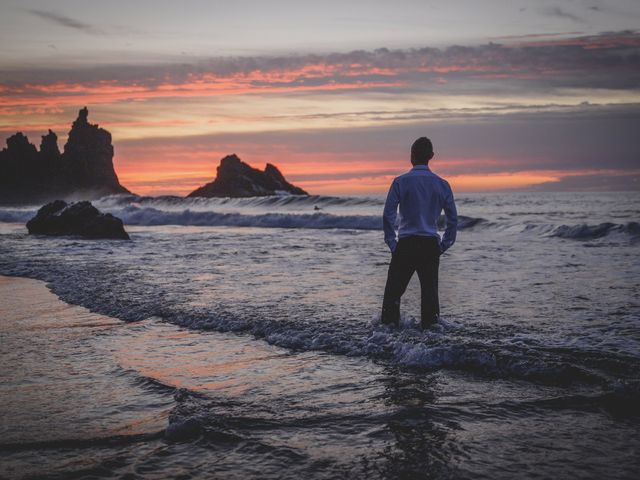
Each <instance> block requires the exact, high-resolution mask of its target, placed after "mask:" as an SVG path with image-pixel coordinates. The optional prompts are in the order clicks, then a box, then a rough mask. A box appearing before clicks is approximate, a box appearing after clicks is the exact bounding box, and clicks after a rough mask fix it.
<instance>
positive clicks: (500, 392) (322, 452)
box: [0, 192, 640, 479]
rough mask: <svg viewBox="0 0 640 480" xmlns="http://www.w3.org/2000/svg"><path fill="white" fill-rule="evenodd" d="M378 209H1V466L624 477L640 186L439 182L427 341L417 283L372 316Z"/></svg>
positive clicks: (186, 474)
mask: <svg viewBox="0 0 640 480" xmlns="http://www.w3.org/2000/svg"><path fill="white" fill-rule="evenodd" d="M383 202H384V198H383V197H327V196H310V197H296V196H279V197H263V198H250V199H204V198H191V199H185V198H179V197H170V196H167V197H139V196H133V195H118V196H111V197H105V198H102V199H100V200H98V201H95V202H93V203H94V205H95V206H97V207H98V208H99V209H100V210H101V211H106V212H111V213H113V214H114V215H116V216H118V217H120V218H121V219H122V220H123V221H124V223H125V227H126V229H127V231H128V232H129V233H130V235H131V241H113V240H83V239H80V238H73V237H58V238H48V237H46V238H45V237H37V236H30V235H28V234H27V232H26V228H25V227H24V223H25V222H26V221H27V220H28V219H29V218H31V216H33V215H34V214H35V211H36V210H37V207H35V206H34V207H2V208H0V275H3V276H5V277H3V280H2V282H0V287H1V288H0V300H2V307H0V313H1V314H2V318H1V322H2V324H1V326H0V333H1V334H2V345H1V349H2V362H1V363H2V366H0V374H1V375H2V378H3V381H2V385H1V386H0V415H1V417H2V425H1V429H0V476H2V477H3V478H37V477H48V478H104V477H108V478H185V479H186V478H224V479H235V478H237V479H245V478H283V479H299V478H309V479H311V478H313V479H315V478H321V479H324V478H326V479H333V478H349V479H358V478H367V479H377V478H380V479H383V478H397V479H412V478H416V479H418V478H420V479H422V478H429V479H441V478H456V479H457V478H463V479H464V478H469V479H472V478H473V479H477V478H491V479H496V478H505V479H507V478H508V479H512V478H594V479H595V478H598V479H600V478H608V479H613V478H629V479H632V478H634V479H635V478H638V475H640V428H639V427H640V223H639V222H640V192H626V193H491V194H489V193H487V194H460V195H458V196H457V200H456V202H457V205H458V213H459V215H460V225H459V232H458V239H457V242H456V244H455V245H454V246H453V247H452V248H451V250H449V251H448V252H446V253H445V254H444V255H443V256H442V257H441V263H440V302H441V313H442V318H441V320H440V322H439V324H438V325H437V326H435V327H433V328H432V329H430V330H427V331H424V332H423V331H421V330H420V329H419V328H418V327H417V325H418V324H419V318H420V297H419V284H418V280H417V278H414V279H412V281H411V283H410V285H409V288H408V290H407V293H406V294H405V296H404V297H403V300H402V307H401V310H402V322H401V323H402V325H401V328H399V329H394V328H389V327H386V326H383V325H380V321H379V320H380V307H381V303H382V293H383V289H384V284H385V280H386V273H387V266H388V262H389V259H390V254H389V252H388V250H387V248H386V246H385V244H384V242H383V234H382V218H381V214H382V205H383ZM8 277H21V278H13V279H11V278H8ZM26 279H33V280H38V282H35V281H33V280H26ZM42 282H44V283H42ZM45 285H46V287H45Z"/></svg>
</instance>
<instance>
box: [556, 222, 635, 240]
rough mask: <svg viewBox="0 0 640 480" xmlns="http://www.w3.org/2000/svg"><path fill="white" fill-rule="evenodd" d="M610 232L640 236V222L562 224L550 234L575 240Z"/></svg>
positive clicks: (591, 237) (602, 235) (599, 236)
mask: <svg viewBox="0 0 640 480" xmlns="http://www.w3.org/2000/svg"><path fill="white" fill-rule="evenodd" d="M610 233H627V234H629V235H631V236H632V237H638V236H640V223H638V222H629V223H625V224H616V223H609V222H607V223H601V224H599V225H587V224H580V225H560V226H559V227H557V228H555V229H554V230H553V231H552V232H551V234H550V236H552V237H559V238H568V239H573V240H593V239H596V238H601V237H605V236H607V235H609V234H610Z"/></svg>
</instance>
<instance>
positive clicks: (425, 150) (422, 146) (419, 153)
mask: <svg viewBox="0 0 640 480" xmlns="http://www.w3.org/2000/svg"><path fill="white" fill-rule="evenodd" d="M432 158H433V144H432V143H431V140H429V139H428V138H427V137H420V138H419V139H417V140H416V141H415V142H413V145H411V164H412V165H426V164H427V163H429V160H431V159H432Z"/></svg>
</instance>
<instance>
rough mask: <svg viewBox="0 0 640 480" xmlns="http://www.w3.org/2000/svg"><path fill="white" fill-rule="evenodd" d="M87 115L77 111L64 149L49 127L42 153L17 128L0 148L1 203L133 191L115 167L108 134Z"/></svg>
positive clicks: (44, 137)
mask: <svg viewBox="0 0 640 480" xmlns="http://www.w3.org/2000/svg"><path fill="white" fill-rule="evenodd" d="M88 115H89V111H88V110H87V107H85V108H83V109H81V110H80V112H79V113H78V118H77V119H76V121H75V122H73V125H72V126H71V130H70V131H69V138H68V140H67V143H66V145H65V146H64V152H63V153H60V149H59V148H58V136H57V135H56V134H55V133H54V132H52V131H51V130H49V132H48V133H47V134H46V135H43V136H42V141H41V143H40V151H38V150H37V149H36V147H35V145H33V144H31V143H30V142H29V140H28V138H27V137H26V136H25V135H23V134H22V133H21V132H18V133H16V134H15V135H12V136H11V137H9V138H8V139H7V148H4V149H3V150H2V151H0V203H41V202H45V201H49V200H52V199H54V198H69V197H76V198H86V199H93V198H99V197H101V196H103V195H109V194H114V193H131V192H129V190H127V189H126V188H124V187H123V186H122V185H120V182H119V181H118V177H117V175H116V172H115V170H114V168H113V145H112V144H111V134H110V133H109V132H108V131H106V130H105V129H103V128H100V127H98V125H93V124H91V123H89V121H88Z"/></svg>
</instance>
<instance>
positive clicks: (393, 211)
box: [382, 180, 400, 252]
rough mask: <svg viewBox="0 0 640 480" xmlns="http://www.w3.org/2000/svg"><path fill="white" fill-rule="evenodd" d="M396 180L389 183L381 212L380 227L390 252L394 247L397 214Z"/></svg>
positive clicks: (397, 194) (397, 191)
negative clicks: (382, 211)
mask: <svg viewBox="0 0 640 480" xmlns="http://www.w3.org/2000/svg"><path fill="white" fill-rule="evenodd" d="M399 190H400V189H399V187H398V182H397V181H396V180H394V181H393V183H391V187H390V188H389V193H388V194H387V200H386V202H385V203H384V213H383V214H382V228H383V229H384V241H385V243H386V244H387V245H388V246H389V250H391V251H392V252H393V251H394V250H395V249H396V245H397V244H398V241H397V240H396V218H397V216H398V204H399V203H400V191H399Z"/></svg>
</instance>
